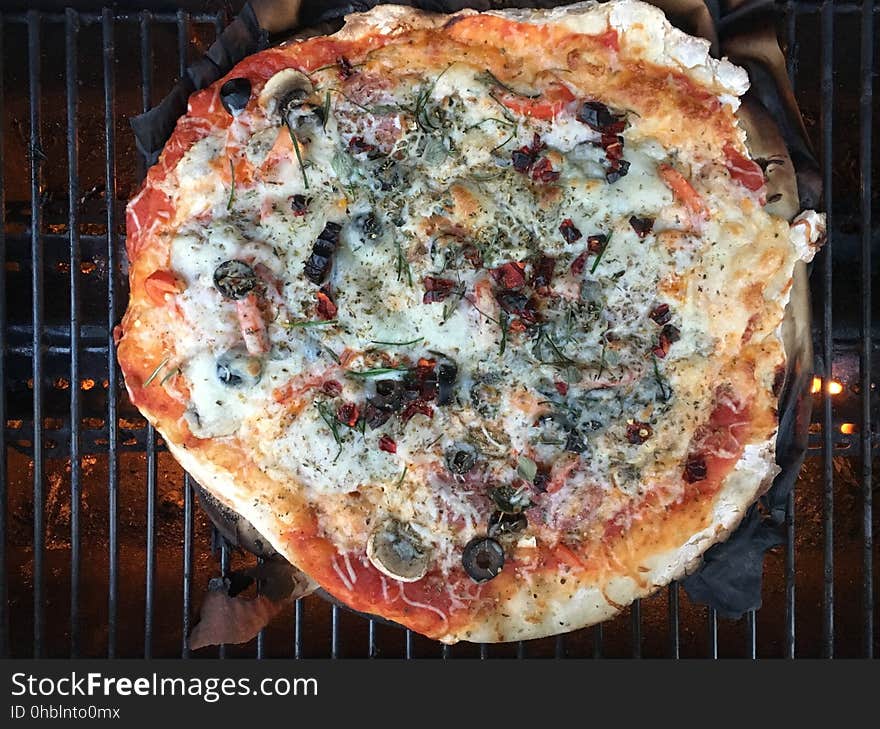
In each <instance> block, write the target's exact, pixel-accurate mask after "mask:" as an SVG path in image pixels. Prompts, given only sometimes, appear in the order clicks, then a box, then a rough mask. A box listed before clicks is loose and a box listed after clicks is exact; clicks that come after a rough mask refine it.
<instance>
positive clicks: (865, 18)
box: [859, 0, 874, 658]
mask: <svg viewBox="0 0 880 729" xmlns="http://www.w3.org/2000/svg"><path fill="white" fill-rule="evenodd" d="M873 13H874V3H873V0H863V4H862V18H861V21H862V42H861V45H862V55H861V59H860V61H861V88H860V91H861V95H860V98H859V127H860V129H859V170H860V175H859V178H860V184H859V207H860V211H861V218H862V236H861V248H862V250H861V255H862V276H861V294H862V310H861V317H862V327H861V342H862V349H861V352H860V356H859V386H860V388H861V405H862V412H861V420H862V423H861V426H862V430H861V441H862V454H861V457H862V474H861V477H862V498H863V500H864V504H863V518H862V530H863V535H864V542H863V544H862V549H863V552H862V569H863V581H864V587H863V600H864V611H865V620H864V652H865V657H866V658H872V657H873V656H874V536H873V509H874V497H873V485H872V472H871V470H872V456H873V451H872V448H871V432H872V431H871V355H872V346H873V343H872V341H871V335H872V332H871V319H872V315H873V313H874V309H873V306H872V301H871V270H872V269H871V237H872V228H871V151H872V150H871V135H872V133H873V128H874V127H873V113H874V107H873V83H874V17H873Z"/></svg>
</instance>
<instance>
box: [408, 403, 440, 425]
mask: <svg viewBox="0 0 880 729" xmlns="http://www.w3.org/2000/svg"><path fill="white" fill-rule="evenodd" d="M416 413H421V414H422V415H425V416H427V417H429V418H433V417H434V408H432V407H431V406H430V404H428V403H427V402H425V400H423V399H422V398H416V399H415V400H413V401H412V402H409V403H407V405H406V407H405V408H404V409H403V412H401V413H400V419H401V421H402V422H404V423H408V422H409V420H410V418H412V416H413V415H415V414H416Z"/></svg>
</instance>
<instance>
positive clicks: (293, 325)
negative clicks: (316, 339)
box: [279, 319, 339, 329]
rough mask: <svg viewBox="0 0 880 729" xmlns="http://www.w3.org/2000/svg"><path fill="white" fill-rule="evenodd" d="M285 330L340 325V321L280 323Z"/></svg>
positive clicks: (312, 320)
mask: <svg viewBox="0 0 880 729" xmlns="http://www.w3.org/2000/svg"><path fill="white" fill-rule="evenodd" d="M279 323H280V324H281V326H283V327H284V328H285V329H299V328H304V327H323V326H330V325H332V324H339V320H338V319H310V320H307V321H282V322H279Z"/></svg>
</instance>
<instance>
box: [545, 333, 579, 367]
mask: <svg viewBox="0 0 880 729" xmlns="http://www.w3.org/2000/svg"><path fill="white" fill-rule="evenodd" d="M542 333H543V334H544V338H545V339H546V340H547V342H548V343H549V344H550V347H551V348H552V349H553V351H554V352H556V356H557V357H559V359H561V360H562V361H563V362H567V363H569V364H573V365H576V364H577V362H575V361H574V360H573V359H572V358H571V357H569V356H568V355H566V354H565V353H564V352H563V351H562V350H561V349H560V348H559V347H558V346H557V344H556V342H554V341H553V339H552V337H551V336H550V335H549V334H547V332H542Z"/></svg>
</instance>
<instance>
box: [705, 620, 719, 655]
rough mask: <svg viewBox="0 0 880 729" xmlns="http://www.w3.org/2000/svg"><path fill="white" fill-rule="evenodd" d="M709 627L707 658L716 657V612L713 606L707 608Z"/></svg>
mask: <svg viewBox="0 0 880 729" xmlns="http://www.w3.org/2000/svg"><path fill="white" fill-rule="evenodd" d="M707 614H708V620H707V623H708V627H709V658H718V613H717V612H715V609H714V608H709V609H708V610H707Z"/></svg>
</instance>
